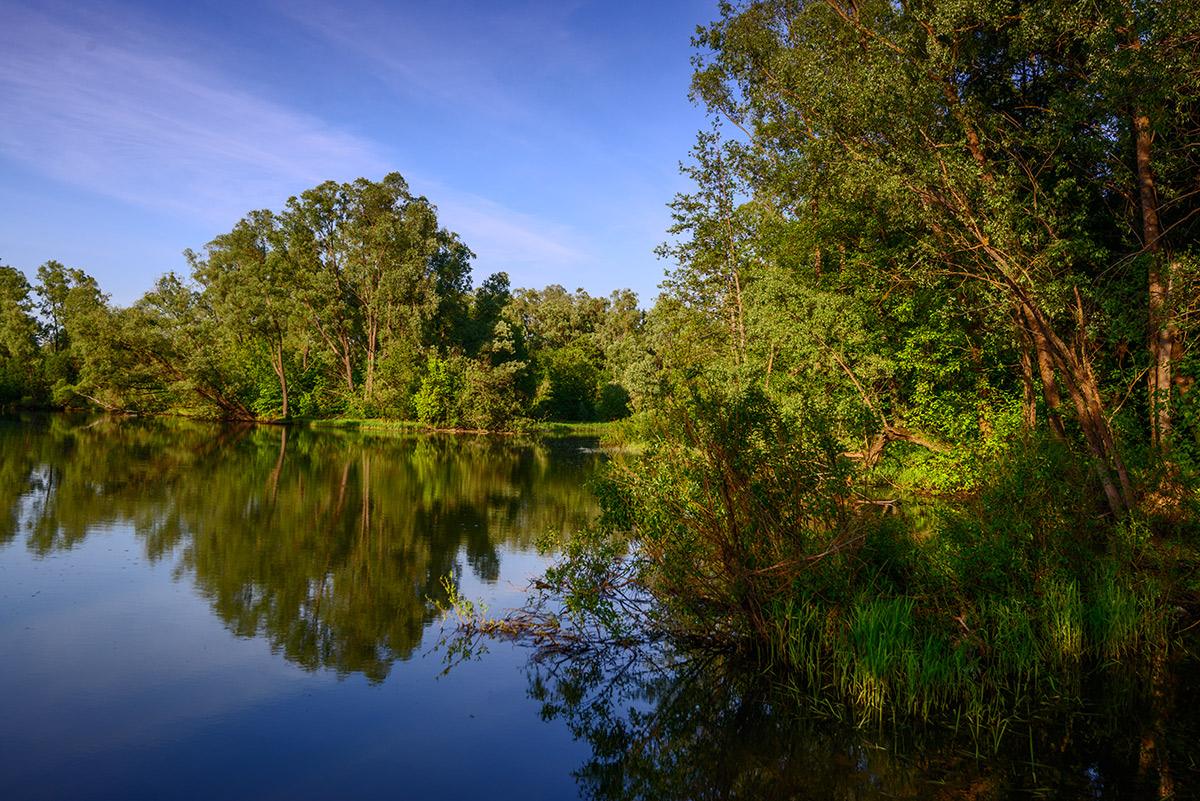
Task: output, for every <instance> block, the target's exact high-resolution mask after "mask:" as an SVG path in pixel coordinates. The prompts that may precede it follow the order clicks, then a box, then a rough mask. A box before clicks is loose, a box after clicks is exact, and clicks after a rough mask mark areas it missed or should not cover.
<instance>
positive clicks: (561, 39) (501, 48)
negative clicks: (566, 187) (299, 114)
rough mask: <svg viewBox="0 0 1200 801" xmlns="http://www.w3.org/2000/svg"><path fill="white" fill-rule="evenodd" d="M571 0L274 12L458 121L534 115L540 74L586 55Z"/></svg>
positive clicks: (567, 68)
mask: <svg viewBox="0 0 1200 801" xmlns="http://www.w3.org/2000/svg"><path fill="white" fill-rule="evenodd" d="M576 6H578V3H577V2H569V1H568V0H558V1H557V2H547V0H524V2H507V3H497V4H488V3H478V2H464V1H463V0H443V2H439V3H435V4H424V3H387V2H378V0H353V1H352V2H346V3H337V4H333V3H328V2H324V1H323V0H286V2H282V1H281V2H278V3H277V8H278V11H279V12H280V13H281V14H285V15H287V16H288V17H290V18H292V19H293V20H295V21H296V22H298V23H299V24H301V25H303V26H304V27H305V28H307V29H308V30H309V31H310V33H312V34H313V35H314V36H316V37H318V38H321V39H324V40H326V41H327V42H329V43H330V44H332V45H333V46H335V47H337V48H340V49H341V50H342V51H343V52H344V53H345V54H346V55H347V57H353V58H357V59H361V60H362V61H363V62H365V63H366V64H367V65H368V66H369V68H370V69H371V70H372V71H373V72H374V74H375V75H376V76H377V77H378V78H379V79H380V80H382V81H383V82H385V83H386V84H389V85H390V86H392V87H393V88H394V89H395V90H396V91H398V92H400V93H402V94H405V95H407V96H409V97H413V98H416V99H418V100H422V101H425V102H431V103H434V104H437V105H441V106H453V107H456V108H459V109H461V110H462V111H463V116H464V117H471V116H474V117H476V118H478V116H479V115H484V116H488V117H498V118H509V119H514V118H527V119H530V120H531V121H532V120H533V119H537V120H538V122H539V124H541V125H544V124H545V120H544V119H543V118H544V116H545V115H546V113H547V112H548V111H550V110H551V109H548V108H546V107H545V106H544V105H541V104H539V103H537V101H536V99H535V95H536V94H537V93H538V91H539V90H541V89H543V88H544V85H545V82H546V81H547V80H548V79H553V78H555V77H556V76H557V77H562V75H563V73H564V72H574V71H580V70H586V69H587V68H588V66H589V64H591V61H592V59H591V58H590V56H589V54H588V52H587V51H586V50H585V49H583V48H582V47H580V44H579V42H578V41H577V40H576V38H575V37H574V36H573V35H572V34H571V32H570V26H569V25H568V18H569V16H570V14H571V11H572V9H573V8H575V7H576Z"/></svg>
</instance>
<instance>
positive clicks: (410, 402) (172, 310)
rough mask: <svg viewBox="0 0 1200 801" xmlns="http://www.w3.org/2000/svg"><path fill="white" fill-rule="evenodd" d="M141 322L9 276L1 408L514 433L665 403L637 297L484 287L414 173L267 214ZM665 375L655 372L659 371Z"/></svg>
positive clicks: (492, 283) (82, 286)
mask: <svg viewBox="0 0 1200 801" xmlns="http://www.w3.org/2000/svg"><path fill="white" fill-rule="evenodd" d="M185 255H186V258H187V262H188V265H189V267H190V272H189V274H188V275H186V276H184V275H179V274H177V273H174V272H170V273H167V274H166V275H164V276H162V277H161V278H160V279H159V280H158V281H157V283H156V284H155V285H154V287H153V288H152V289H151V290H150V291H149V292H147V293H146V294H145V295H143V296H142V297H141V298H140V299H139V300H138V301H136V302H135V303H133V304H132V305H130V306H128V307H118V306H115V305H113V304H111V303H110V302H109V300H108V297H107V296H106V295H105V294H104V293H103V292H102V291H101V288H100V287H99V285H98V284H97V282H96V281H95V280H94V279H93V278H92V277H91V276H89V275H87V274H86V273H84V272H83V271H81V270H78V269H70V268H67V267H64V266H63V265H62V264H59V263H58V262H55V261H49V262H46V263H45V264H43V265H42V266H41V267H39V268H38V270H37V275H36V280H35V282H34V283H32V284H31V283H30V282H29V280H28V279H27V278H26V277H25V276H24V275H23V274H22V273H21V272H19V271H18V270H16V269H14V268H11V267H3V266H0V310H2V311H0V313H2V317H0V321H2V322H0V405H27V406H65V407H80V406H84V407H93V408H100V409H105V410H111V411H118V410H120V411H131V412H139V413H160V414H161V413H182V414H191V415H197V416H206V417H218V418H225V419H244V420H277V419H289V418H295V417H301V416H303V417H321V416H330V415H342V416H363V417H387V418H392V419H415V420H419V421H421V422H423V423H426V424H429V425H431V426H436V427H466V428H473V429H492V430H495V429H503V428H506V427H509V426H511V425H513V424H514V421H517V420H520V419H522V418H528V419H538V420H572V421H592V420H611V419H616V418H620V417H624V416H626V415H628V414H629V413H630V411H631V409H632V408H634V407H636V406H637V405H638V404H639V403H641V402H642V400H643V399H644V398H645V396H646V394H647V393H652V392H653V391H654V390H653V386H652V382H651V381H648V380H647V379H646V377H645V374H646V373H647V372H648V369H647V360H648V358H649V357H650V354H649V353H648V352H647V351H646V349H645V348H644V347H643V346H642V336H643V327H644V313H643V312H642V311H641V310H640V309H639V308H638V305H637V297H636V296H635V295H634V294H633V293H632V292H631V291H629V290H623V291H618V292H614V293H613V294H612V295H611V296H610V297H608V298H593V297H590V296H589V295H588V294H587V293H586V292H584V291H583V290H579V291H577V292H574V293H572V292H568V291H566V290H565V289H563V287H561V286H558V285H552V286H549V287H547V288H546V289H544V290H529V289H518V290H516V291H513V290H512V288H511V287H510V284H509V279H508V276H507V275H506V274H504V273H497V274H495V275H491V276H489V277H488V278H486V279H485V280H484V281H483V282H482V283H481V284H480V285H479V286H478V287H477V288H472V284H471V267H470V262H471V259H472V257H473V254H472V253H471V251H470V250H469V249H468V248H467V246H466V245H465V244H464V243H463V242H462V241H461V240H460V239H459V237H458V236H457V235H455V234H454V233H452V232H450V231H448V230H446V229H445V228H444V227H442V226H441V225H439V223H438V220H437V213H436V209H435V207H434V206H433V205H432V204H430V203H429V201H428V200H426V199H425V198H424V197H414V196H412V195H411V194H410V193H409V191H408V187H407V185H406V183H405V182H404V179H403V178H402V177H401V176H400V175H399V174H396V173H393V174H391V175H388V176H387V177H385V178H384V179H383V180H382V181H380V182H373V181H369V180H366V179H361V178H360V179H359V180H357V181H354V182H353V183H349V184H337V183H334V182H326V183H324V184H321V185H320V186H318V187H316V188H314V189H311V190H308V191H306V192H304V193H302V194H301V195H300V196H299V197H293V198H291V199H290V200H289V201H288V202H287V204H286V206H285V208H284V209H283V210H282V211H280V212H272V211H268V210H261V211H254V212H251V213H250V214H248V215H246V217H245V218H243V219H242V220H241V221H239V222H238V223H237V225H236V226H234V228H233V230H232V231H230V232H228V233H225V234H222V235H220V236H218V237H216V238H215V239H214V240H213V241H212V242H210V243H209V244H208V245H207V246H206V247H205V248H204V251H203V252H202V253H196V252H192V251H190V250H189V251H187V252H186V253H185ZM650 372H653V370H652V369H651V370H650Z"/></svg>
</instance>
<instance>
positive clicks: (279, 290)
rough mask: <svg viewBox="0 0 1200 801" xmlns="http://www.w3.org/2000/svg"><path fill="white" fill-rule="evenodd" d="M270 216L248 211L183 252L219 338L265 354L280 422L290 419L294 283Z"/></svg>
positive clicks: (274, 223)
mask: <svg viewBox="0 0 1200 801" xmlns="http://www.w3.org/2000/svg"><path fill="white" fill-rule="evenodd" d="M278 234H279V231H278V226H277V223H276V218H275V216H274V215H273V214H272V213H271V212H270V211H266V210H262V211H253V212H250V214H248V215H246V217H244V218H243V219H242V220H241V221H239V222H238V224H237V225H236V226H234V228H233V230H232V231H230V232H229V233H228V234H222V235H220V236H218V237H217V238H216V239H214V240H213V241H212V242H209V243H208V245H207V246H206V247H205V253H206V258H204V259H201V258H200V257H199V256H198V255H197V254H195V253H193V252H191V251H187V252H186V253H185V255H186V256H187V258H188V261H189V263H190V264H191V267H192V275H193V277H194V278H195V279H196V280H197V281H198V282H199V284H200V285H201V287H203V290H204V291H205V292H206V293H207V294H208V295H209V296H210V303H211V304H212V306H213V313H214V315H216V317H217V318H218V320H219V321H220V326H219V328H220V330H221V332H223V333H225V334H227V335H229V336H230V337H232V338H233V339H234V340H237V341H241V342H249V343H251V346H252V347H253V346H259V347H261V348H262V350H263V351H265V352H266V356H267V360H268V361H269V362H270V365H271V371H272V372H273V373H274V374H275V376H276V378H277V380H278V382H279V393H280V398H281V404H282V408H281V410H280V412H281V416H282V417H284V418H287V417H288V416H289V405H288V403H289V402H288V390H289V382H288V369H289V359H288V353H287V350H288V346H289V342H290V341H291V340H292V338H293V331H294V329H295V328H296V325H297V321H296V318H297V317H298V316H299V309H298V305H297V303H296V300H295V293H296V283H295V281H294V277H293V276H292V275H291V274H290V272H289V268H290V266H291V265H290V264H289V263H288V261H287V260H286V259H285V258H283V256H282V254H281V253H280V251H279V249H278V247H277V244H278V239H279V235H278Z"/></svg>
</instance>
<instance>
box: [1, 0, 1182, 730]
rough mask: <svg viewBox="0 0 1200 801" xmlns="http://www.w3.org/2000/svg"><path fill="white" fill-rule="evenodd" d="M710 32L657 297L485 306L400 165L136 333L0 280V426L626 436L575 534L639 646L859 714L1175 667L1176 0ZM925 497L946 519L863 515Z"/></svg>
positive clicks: (700, 54) (750, 21)
mask: <svg viewBox="0 0 1200 801" xmlns="http://www.w3.org/2000/svg"><path fill="white" fill-rule="evenodd" d="M719 11H720V19H718V20H717V21H715V22H713V23H711V24H709V25H705V26H701V27H700V28H698V29H697V33H696V35H695V38H694V44H695V49H696V54H695V56H694V65H695V73H694V77H693V82H692V86H691V92H692V97H693V99H694V100H695V101H696V102H697V103H698V104H700V105H701V106H702V107H703V108H705V109H706V110H707V111H708V112H710V118H711V120H712V126H711V127H710V128H708V129H706V130H704V131H701V132H700V133H699V134H698V136H697V138H696V143H695V146H694V147H693V149H692V150H691V152H690V154H688V157H687V159H686V161H685V162H684V163H683V164H682V170H683V172H684V173H685V175H687V176H688V177H689V178H690V179H691V180H692V182H693V184H694V188H693V189H692V191H691V192H688V193H685V194H681V195H679V196H677V197H676V198H675V199H674V201H673V202H671V204H670V206H671V209H672V213H673V216H674V220H675V223H674V226H673V227H672V228H671V229H670V230H669V231H668V232H667V241H666V242H665V243H664V244H663V245H662V246H661V248H660V249H659V255H660V256H661V257H662V258H663V259H664V260H665V261H666V263H667V265H668V269H667V271H666V274H665V277H664V280H663V283H662V285H661V294H660V295H659V297H658V298H656V299H655V300H654V303H653V305H652V306H651V307H650V308H648V309H643V308H642V307H640V306H639V302H638V299H637V298H636V297H635V296H634V295H633V294H632V293H631V292H629V291H627V290H626V291H616V292H614V293H613V294H612V295H611V296H609V297H607V298H603V297H601V298H593V297H590V296H589V295H588V294H587V293H586V292H583V291H582V290H580V291H576V292H574V293H572V292H569V291H567V290H565V289H564V288H563V287H561V286H557V285H553V286H550V287H547V288H545V289H543V290H533V289H516V290H514V289H512V288H511V286H510V284H509V280H508V277H507V276H506V275H505V274H503V273H499V274H495V275H492V276H489V277H487V278H486V279H484V280H483V281H482V282H481V283H480V284H479V285H478V286H477V287H476V286H473V284H472V281H471V270H470V265H471V259H472V253H471V251H470V250H469V248H468V245H467V243H464V242H462V241H461V240H460V239H459V237H458V236H456V235H455V234H454V233H452V232H450V231H447V230H446V229H445V228H443V227H441V226H440V225H439V222H438V220H437V214H436V208H435V206H434V205H433V204H432V203H430V202H429V201H428V200H426V199H425V198H423V197H413V196H412V195H411V194H410V193H409V191H408V188H407V185H406V183H405V182H404V180H403V179H402V178H401V177H400V176H399V175H398V174H394V173H393V174H391V175H388V176H386V177H384V178H383V179H382V180H381V181H379V182H373V181H370V180H367V179H365V178H364V179H359V180H357V181H355V182H353V183H349V184H337V183H334V182H327V183H325V184H322V185H320V186H318V187H316V188H313V189H310V190H308V191H306V192H304V193H302V194H301V195H300V196H299V197H293V198H291V199H289V200H288V201H287V202H286V204H285V205H284V207H283V209H282V210H281V211H278V212H273V211H267V210H261V211H254V212H251V213H249V214H247V215H246V217H245V218H243V219H242V220H241V221H240V222H239V223H238V224H237V225H236V226H235V227H234V228H233V230H231V231H229V232H228V233H223V234H220V235H219V236H216V237H215V238H214V239H213V240H212V242H210V243H209V244H208V245H207V246H205V247H204V249H203V251H202V252H191V251H189V252H188V253H187V254H186V259H187V264H188V267H189V273H188V274H187V275H180V274H177V273H174V272H171V273H167V274H166V275H164V276H163V277H162V278H161V279H160V280H159V281H158V283H157V284H156V285H155V286H154V287H153V288H152V289H151V290H150V291H148V292H147V293H146V294H145V295H144V296H143V297H142V298H141V299H140V300H138V301H137V302H135V303H133V304H132V305H130V306H128V307H115V306H113V305H111V304H110V303H109V302H108V299H107V298H106V296H105V295H104V293H103V292H102V291H101V288H100V287H99V286H98V285H97V284H96V282H95V281H94V280H93V279H92V278H90V277H89V276H88V275H87V274H86V273H84V272H82V271H80V270H78V269H75V268H68V267H65V266H63V265H61V264H58V263H57V262H54V261H48V262H46V263H45V264H43V265H42V266H41V267H39V268H38V269H37V274H36V280H35V281H33V282H32V283H31V282H30V280H29V279H28V278H27V277H25V276H24V275H23V274H22V273H21V272H20V271H18V270H16V269H14V268H11V267H4V268H2V270H0V293H2V294H0V404H4V405H25V406H29V405H34V406H63V407H89V408H97V409H103V410H108V411H128V412H138V413H146V414H189V415H199V416H209V417H221V418H229V419H243V420H269V421H280V420H296V419H311V418H320V417H326V416H342V417H364V418H374V417H379V418H386V419H402V420H416V421H419V422H420V423H423V424H426V425H428V426H431V427H436V428H465V429H475V430H493V431H496V430H500V431H503V430H512V429H514V428H526V429H527V428H530V427H533V426H536V424H537V423H538V421H554V420H570V421H586V420H617V419H627V420H628V422H627V423H625V424H624V426H625V427H624V429H623V431H624V434H625V435H626V436H628V437H631V438H634V439H638V440H640V441H642V442H644V443H646V448H645V450H644V452H643V453H642V455H640V456H632V457H629V458H628V459H624V460H617V462H616V463H615V464H614V467H613V468H612V469H611V470H610V471H609V473H608V477H607V478H606V479H605V480H603V481H601V482H600V484H599V486H598V488H597V492H598V494H599V496H600V500H601V502H602V504H603V505H604V508H605V511H604V513H603V514H602V515H601V518H600V521H599V532H598V533H597V535H596V536H597V537H598V538H599V539H598V540H597V542H599V541H600V540H602V539H603V538H604V537H608V536H610V535H614V536H615V535H621V536H624V537H626V538H628V537H632V538H633V539H634V541H636V542H637V543H638V545H639V553H640V554H641V559H640V561H636V562H635V563H634V564H633V565H632V567H631V566H630V563H628V562H621V561H620V560H617V564H619V565H620V566H621V568H620V569H625V570H629V569H633V570H635V571H636V578H637V582H638V584H639V586H641V587H645V588H649V589H650V591H651V593H652V594H653V596H654V597H656V598H657V599H658V603H657V604H656V605H655V607H654V611H653V613H652V615H651V616H650V617H649V618H648V619H647V624H648V625H654V626H660V627H663V628H665V629H667V630H669V631H670V632H673V633H675V634H684V635H688V636H690V635H696V634H703V635H704V636H708V637H710V638H720V637H730V638H733V639H738V640H740V641H750V642H753V643H757V644H758V647H760V648H762V649H765V650H766V651H768V652H770V653H771V654H772V655H773V656H774V658H775V659H777V660H778V661H780V662H783V663H787V664H791V665H793V666H797V667H803V666H808V667H807V668H804V669H805V670H809V673H807V674H805V675H807V676H808V679H810V680H811V681H813V682H815V683H816V684H822V683H823V682H824V683H825V685H828V684H829V683H833V684H835V685H837V686H839V687H842V688H843V690H844V692H845V693H846V695H847V697H857V698H858V699H860V701H861V702H862V703H865V704H866V705H867V706H869V707H876V706H879V705H881V704H882V703H883V699H885V698H896V697H903V698H906V699H909V700H908V703H910V704H911V705H913V706H914V707H915V708H920V707H921V706H922V705H928V704H936V703H941V702H952V701H953V699H960V698H961V697H962V694H963V693H966V692H967V690H964V689H963V688H962V686H961V685H960V684H956V683H955V682H956V681H957V679H950V678H945V677H946V676H949V675H954V676H959V677H962V676H967V675H973V676H975V677H976V679H978V677H979V676H980V675H981V674H985V675H988V676H1001V675H1003V676H1010V677H1011V676H1012V675H1014V673H1015V674H1017V675H1021V676H1026V677H1029V676H1038V675H1041V676H1043V677H1044V676H1045V675H1049V673H1050V668H1049V667H1047V666H1048V665H1060V664H1063V663H1064V661H1070V660H1073V659H1079V658H1083V657H1085V656H1088V657H1096V658H1117V657H1122V656H1126V655H1129V654H1131V653H1141V654H1147V653H1149V654H1160V655H1161V654H1162V653H1166V652H1167V651H1168V650H1169V648H1168V646H1169V645H1170V644H1171V643H1174V642H1175V641H1176V632H1178V631H1181V630H1183V629H1186V628H1187V627H1188V626H1189V625H1191V624H1192V623H1194V622H1195V619H1196V618H1197V616H1198V612H1200V579H1198V578H1197V572H1196V566H1197V565H1200V558H1198V555H1197V554H1198V552H1197V547H1198V546H1200V537H1198V535H1200V532H1198V530H1197V520H1200V514H1198V513H1197V506H1198V503H1200V495H1198V488H1200V481H1198V479H1197V476H1198V470H1200V391H1197V390H1195V389H1194V385H1195V381H1196V377H1197V374H1198V373H1200V348H1198V347H1197V338H1198V331H1197V325H1198V323H1200V251H1198V250H1197V247H1196V243H1197V235H1198V233H1200V213H1198V212H1200V193H1198V192H1197V186H1200V146H1198V143H1200V25H1197V20H1198V19H1200V5H1198V4H1197V3H1196V2H1195V1H1194V0H1168V1H1167V2H1156V3H1140V2H1133V3H1129V2H1099V3H1075V2H1064V1H1060V0H1039V1H1038V2H1026V3H1020V4H1016V3H985V4H978V3H965V2H931V3H905V2H901V3H896V2H888V1H885V0H861V2H849V1H845V2H844V1H843V0H820V1H818V0H755V2H748V3H741V4H733V3H721V4H720V7H719ZM912 498H940V499H943V500H946V501H948V502H949V506H946V507H938V510H937V511H936V512H934V513H932V515H933V518H932V520H926V521H924V522H918V521H916V520H915V518H913V517H912V516H902V517H897V516H888V515H884V514H881V513H880V510H882V511H888V510H890V509H892V508H895V507H896V506H904V505H905V504H909V503H910V500H911V499H912ZM593 545H595V543H593ZM605 547H606V546H603V545H595V547H594V548H593V549H592V550H590V551H588V550H587V549H586V548H585V549H584V551H586V552H587V553H589V554H591V556H595V555H596V554H604V553H609V552H608V551H605V550H604V548H605ZM584 551H576V552H575V553H576V556H577V557H579V558H584V557H583V556H579V555H580V554H582V553H584ZM591 564H593V566H594V563H591ZM576 567H578V565H576ZM558 576H559V578H560V579H562V580H563V581H564V582H565V583H564V584H563V585H562V588H564V589H565V590H567V591H571V589H572V586H571V582H573V581H577V580H583V579H584V578H586V577H587V576H591V577H592V578H593V579H594V577H595V573H594V571H590V572H589V570H571V569H565V570H563V571H562V572H561V573H559V574H558ZM574 589H575V590H579V589H580V585H575V586H574ZM595 590H596V586H595V584H594V583H593V585H592V587H591V595H589V596H588V599H590V600H586V602H585V603H584V604H583V606H586V607H588V608H590V609H591V610H592V611H593V612H595V611H603V609H604V607H605V604H607V603H614V602H615V601H614V599H612V598H607V599H606V598H604V597H602V596H601V595H597V594H596V592H595ZM580 597H582V596H580ZM829 654H835V655H837V654H841V655H843V656H837V657H836V658H834V657H829V658H827V657H828V655H829ZM843 657H844V658H843ZM947 665H950V666H951V667H949V668H947V667H946V666H947ZM818 666H819V667H818ZM830 671H832V674H831V673H830ZM801 672H803V671H801ZM831 675H832V676H833V677H832V678H831V677H830V676H831ZM996 681H997V682H999V681H1000V680H999V679H996ZM1019 683H1020V682H1018V684H1019ZM825 685H822V686H825ZM862 699H867V700H866V701H863V700H862ZM948 699H949V700H948Z"/></svg>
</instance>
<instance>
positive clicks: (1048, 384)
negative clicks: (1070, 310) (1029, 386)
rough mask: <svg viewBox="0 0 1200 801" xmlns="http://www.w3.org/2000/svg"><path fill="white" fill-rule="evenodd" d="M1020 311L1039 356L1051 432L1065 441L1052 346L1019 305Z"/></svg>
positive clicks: (1040, 374) (1060, 398)
mask: <svg viewBox="0 0 1200 801" xmlns="http://www.w3.org/2000/svg"><path fill="white" fill-rule="evenodd" d="M1018 313H1019V315H1020V317H1021V318H1022V319H1023V321H1024V325H1025V332H1026V334H1027V335H1028V336H1029V339H1030V341H1031V342H1032V343H1033V350H1034V354H1035V355H1036V356H1037V363H1038V375H1039V377H1040V378H1041V381H1042V398H1043V399H1044V400H1045V401H1046V419H1047V421H1048V422H1049V423H1050V433H1051V434H1053V435H1054V438H1055V439H1056V440H1058V441H1059V442H1063V441H1065V440H1066V438H1067V432H1066V429H1065V428H1063V421H1062V414H1061V413H1060V412H1059V407H1061V406H1062V395H1061V393H1060V392H1059V389H1058V379H1057V378H1056V377H1055V376H1054V357H1052V356H1051V355H1050V346H1049V344H1048V343H1047V342H1046V338H1045V337H1044V336H1042V334H1041V332H1040V331H1039V330H1038V327H1037V326H1036V325H1034V323H1033V320H1032V318H1030V316H1029V315H1028V314H1027V313H1026V312H1025V309H1024V308H1022V307H1018Z"/></svg>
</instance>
